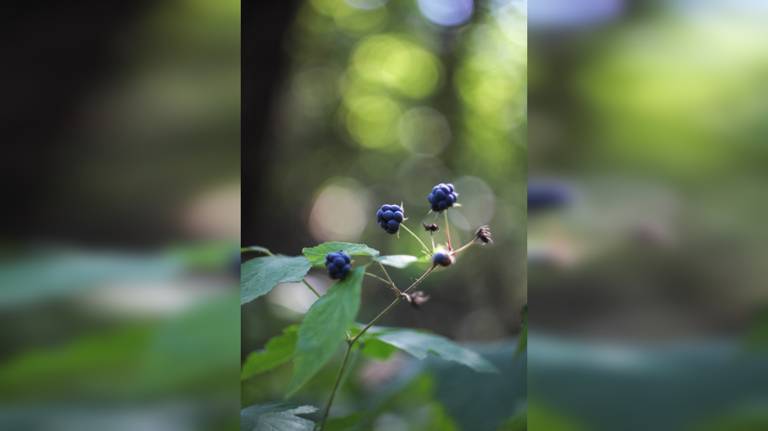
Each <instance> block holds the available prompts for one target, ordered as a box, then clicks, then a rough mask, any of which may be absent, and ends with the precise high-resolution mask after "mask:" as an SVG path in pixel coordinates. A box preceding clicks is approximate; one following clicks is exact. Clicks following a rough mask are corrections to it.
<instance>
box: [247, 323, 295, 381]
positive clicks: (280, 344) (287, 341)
mask: <svg viewBox="0 0 768 431" xmlns="http://www.w3.org/2000/svg"><path fill="white" fill-rule="evenodd" d="M298 332H299V326H298V325H291V326H289V327H287V328H285V329H283V333H282V334H280V335H278V336H276V337H272V338H271V339H270V340H269V341H268V342H267V345H266V346H264V349H262V350H259V351H258V352H253V353H251V354H250V355H248V358H247V359H246V360H245V364H243V371H242V373H241V374H240V379H241V380H246V379H249V378H251V377H253V376H255V375H256V374H260V373H263V372H265V371H269V370H271V369H273V368H275V367H277V366H279V365H282V364H284V363H286V362H288V361H290V360H291V359H292V358H293V354H294V352H295V349H296V340H297V339H298Z"/></svg>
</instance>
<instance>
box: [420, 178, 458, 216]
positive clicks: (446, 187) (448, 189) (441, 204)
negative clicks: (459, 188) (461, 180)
mask: <svg viewBox="0 0 768 431" xmlns="http://www.w3.org/2000/svg"><path fill="white" fill-rule="evenodd" d="M458 197H459V194H458V193H456V191H455V190H454V189H453V184H445V183H440V184H438V185H436V186H434V187H432V191H431V192H430V193H429V195H428V196H427V200H428V201H429V203H430V204H431V205H432V211H435V212H440V211H443V210H446V209H448V208H450V207H452V206H453V204H455V203H456V199H457V198H458Z"/></svg>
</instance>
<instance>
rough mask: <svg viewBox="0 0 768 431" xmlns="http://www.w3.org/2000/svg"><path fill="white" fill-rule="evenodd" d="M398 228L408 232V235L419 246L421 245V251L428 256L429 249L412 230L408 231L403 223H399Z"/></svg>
mask: <svg viewBox="0 0 768 431" xmlns="http://www.w3.org/2000/svg"><path fill="white" fill-rule="evenodd" d="M400 227H401V228H403V229H405V231H406V232H408V233H409V234H411V236H412V237H414V238H416V241H418V242H419V244H421V248H422V250H424V252H426V253H427V254H429V247H427V245H426V244H424V241H422V240H421V238H419V236H418V235H416V234H415V233H414V232H413V231H412V230H410V229H409V228H408V226H406V225H405V223H400Z"/></svg>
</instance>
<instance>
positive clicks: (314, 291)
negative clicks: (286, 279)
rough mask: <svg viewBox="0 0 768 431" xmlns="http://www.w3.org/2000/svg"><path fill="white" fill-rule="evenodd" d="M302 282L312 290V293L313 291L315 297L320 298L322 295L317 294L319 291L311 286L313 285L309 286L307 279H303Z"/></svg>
mask: <svg viewBox="0 0 768 431" xmlns="http://www.w3.org/2000/svg"><path fill="white" fill-rule="evenodd" d="M301 281H302V282H303V283H304V285H305V286H307V287H308V288H309V290H311V291H312V293H314V294H315V296H317V297H318V298H319V297H320V294H319V293H317V290H315V288H314V287H312V285H311V284H309V282H308V281H307V279H306V278H305V279H302V280H301Z"/></svg>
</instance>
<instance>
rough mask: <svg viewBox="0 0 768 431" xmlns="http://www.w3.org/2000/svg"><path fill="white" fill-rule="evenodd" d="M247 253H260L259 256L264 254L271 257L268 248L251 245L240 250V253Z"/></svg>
mask: <svg viewBox="0 0 768 431" xmlns="http://www.w3.org/2000/svg"><path fill="white" fill-rule="evenodd" d="M249 252H253V253H261V254H266V255H268V256H272V252H271V251H269V249H268V248H266V247H262V246H260V245H252V246H249V247H242V248H241V249H240V253H249Z"/></svg>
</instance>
